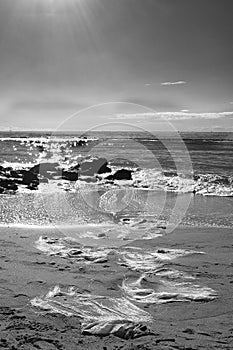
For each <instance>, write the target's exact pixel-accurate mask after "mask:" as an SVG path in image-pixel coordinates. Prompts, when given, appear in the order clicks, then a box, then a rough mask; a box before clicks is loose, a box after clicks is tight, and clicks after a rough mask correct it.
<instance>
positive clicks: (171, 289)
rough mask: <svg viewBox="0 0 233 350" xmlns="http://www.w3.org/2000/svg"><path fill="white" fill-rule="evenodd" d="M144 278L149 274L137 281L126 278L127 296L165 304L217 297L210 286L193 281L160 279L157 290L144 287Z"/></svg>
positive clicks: (125, 292)
mask: <svg viewBox="0 0 233 350" xmlns="http://www.w3.org/2000/svg"><path fill="white" fill-rule="evenodd" d="M143 280H145V281H146V280H147V275H146V274H145V275H142V276H141V277H140V278H139V279H137V280H136V281H132V282H130V281H128V280H124V281H123V283H122V287H121V289H122V291H123V292H124V294H125V296H127V298H129V299H130V300H132V301H135V302H138V303H152V304H164V303H168V302H175V301H190V300H194V301H208V300H212V299H215V298H216V292H215V291H214V290H213V289H211V288H208V287H202V286H199V285H197V284H193V283H191V282H187V281H186V282H177V281H168V280H163V279H160V280H158V281H157V285H156V290H155V289H153V288H146V287H143V285H142V283H143Z"/></svg>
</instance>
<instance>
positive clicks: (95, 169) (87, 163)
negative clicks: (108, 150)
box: [79, 158, 111, 176]
mask: <svg viewBox="0 0 233 350" xmlns="http://www.w3.org/2000/svg"><path fill="white" fill-rule="evenodd" d="M107 165H108V162H107V159H105V158H94V159H87V160H84V161H83V162H82V163H81V164H80V167H79V174H80V175H85V176H94V175H95V174H105V173H110V172H111V169H110V168H109V167H108V166H107Z"/></svg>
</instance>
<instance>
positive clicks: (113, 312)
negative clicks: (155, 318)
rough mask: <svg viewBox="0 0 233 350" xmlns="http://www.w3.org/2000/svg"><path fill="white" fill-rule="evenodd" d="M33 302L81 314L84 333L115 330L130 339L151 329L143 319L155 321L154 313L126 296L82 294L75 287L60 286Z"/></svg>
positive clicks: (45, 308)
mask: <svg viewBox="0 0 233 350" xmlns="http://www.w3.org/2000/svg"><path fill="white" fill-rule="evenodd" d="M31 304H32V305H33V306H34V307H39V308H41V309H43V310H45V311H46V312H54V313H61V314H64V315H66V316H71V315H74V316H77V317H79V318H81V320H82V332H83V333H84V334H94V335H102V336H103V335H109V334H114V335H116V336H118V337H121V338H124V339H128V338H135V337H138V336H141V335H145V334H148V333H150V332H149V330H148V328H147V327H146V325H143V324H141V323H149V322H151V321H152V317H151V315H150V314H149V313H147V312H146V311H144V310H141V309H140V308H138V307H137V306H135V305H134V304H133V303H132V302H130V301H129V300H127V299H126V298H124V297H122V298H110V297H106V296H98V295H91V294H80V293H79V292H78V291H77V290H75V289H74V288H70V289H69V290H68V291H67V292H65V291H62V290H61V289H60V288H59V286H56V287H54V289H52V290H51V291H49V292H48V294H46V295H45V296H41V297H36V298H34V299H32V300H31Z"/></svg>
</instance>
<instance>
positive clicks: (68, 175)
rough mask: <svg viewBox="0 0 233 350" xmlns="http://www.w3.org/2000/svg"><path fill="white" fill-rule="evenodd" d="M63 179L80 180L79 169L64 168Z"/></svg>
mask: <svg viewBox="0 0 233 350" xmlns="http://www.w3.org/2000/svg"><path fill="white" fill-rule="evenodd" d="M62 179H63V180H68V181H77V180H78V171H77V170H67V171H65V170H63V171H62Z"/></svg>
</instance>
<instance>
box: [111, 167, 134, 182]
mask: <svg viewBox="0 0 233 350" xmlns="http://www.w3.org/2000/svg"><path fill="white" fill-rule="evenodd" d="M132 172H133V171H132V170H127V169H120V170H117V171H116V172H115V173H114V174H113V175H109V176H107V178H106V179H107V180H132Z"/></svg>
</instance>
